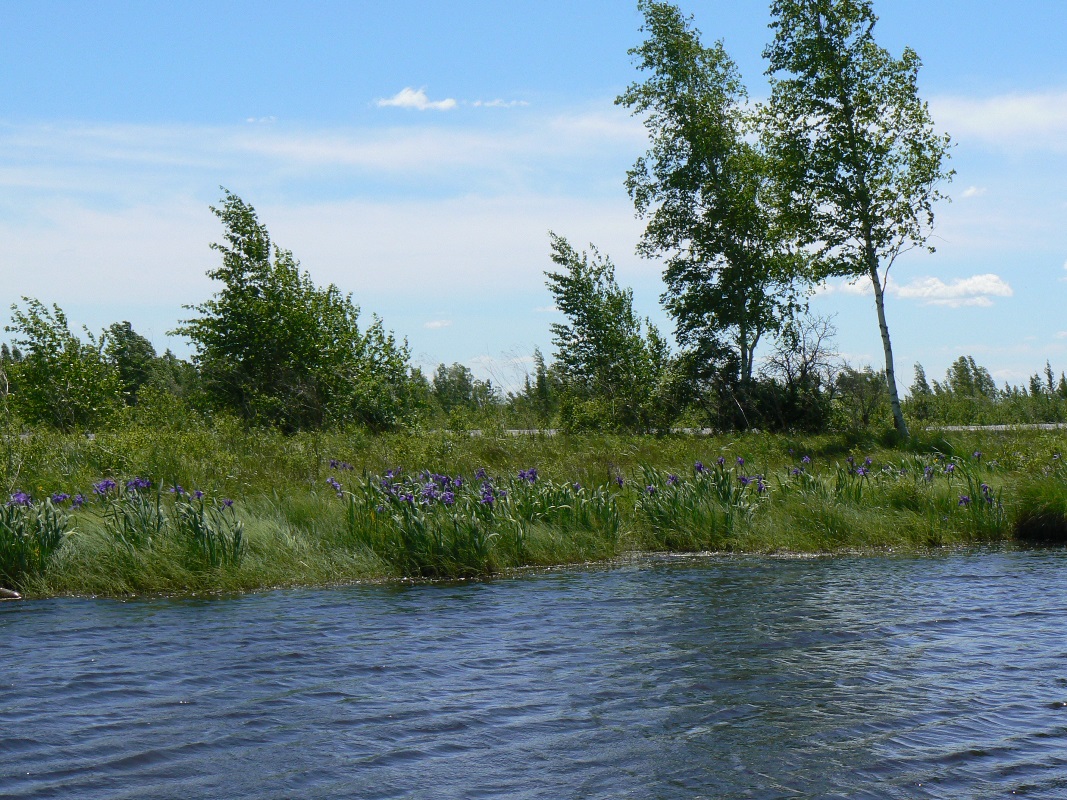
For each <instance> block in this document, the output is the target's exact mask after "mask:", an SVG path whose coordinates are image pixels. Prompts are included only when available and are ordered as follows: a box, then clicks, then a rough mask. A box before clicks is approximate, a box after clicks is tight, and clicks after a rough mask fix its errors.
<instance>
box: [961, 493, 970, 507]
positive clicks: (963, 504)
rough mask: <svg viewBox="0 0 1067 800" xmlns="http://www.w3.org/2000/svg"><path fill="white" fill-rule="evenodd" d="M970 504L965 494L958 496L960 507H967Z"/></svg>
mask: <svg viewBox="0 0 1067 800" xmlns="http://www.w3.org/2000/svg"><path fill="white" fill-rule="evenodd" d="M970 504H971V498H970V497H968V496H967V495H965V494H961V495H960V505H961V506H969V505H970Z"/></svg>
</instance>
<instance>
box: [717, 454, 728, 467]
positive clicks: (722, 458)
mask: <svg viewBox="0 0 1067 800" xmlns="http://www.w3.org/2000/svg"><path fill="white" fill-rule="evenodd" d="M715 463H716V464H718V465H719V466H720V467H721V466H723V465H724V464H726V456H719V457H718V458H716V459H715Z"/></svg>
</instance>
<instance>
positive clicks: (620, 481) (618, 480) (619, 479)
mask: <svg viewBox="0 0 1067 800" xmlns="http://www.w3.org/2000/svg"><path fill="white" fill-rule="evenodd" d="M615 483H617V484H619V486H623V485H624V484H625V483H626V479H625V478H624V477H622V475H616V476H615Z"/></svg>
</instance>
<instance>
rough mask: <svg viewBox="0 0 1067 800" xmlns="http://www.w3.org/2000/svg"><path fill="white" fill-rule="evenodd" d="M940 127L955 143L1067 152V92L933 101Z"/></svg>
mask: <svg viewBox="0 0 1067 800" xmlns="http://www.w3.org/2000/svg"><path fill="white" fill-rule="evenodd" d="M930 109H931V112H932V113H933V117H934V119H935V120H936V121H937V125H938V127H941V128H944V129H945V130H947V131H949V132H950V133H951V134H952V137H953V139H955V140H957V141H965V140H968V139H975V140H979V141H982V142H985V143H987V144H993V145H997V146H1003V147H1013V148H1014V147H1022V148H1037V149H1048V150H1057V151H1063V150H1067V91H1046V92H1030V93H1025V94H1023V93H1020V94H1006V95H998V96H996V97H981V98H979V97H955V96H942V97H935V98H933V99H931V100H930Z"/></svg>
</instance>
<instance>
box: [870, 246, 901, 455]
mask: <svg viewBox="0 0 1067 800" xmlns="http://www.w3.org/2000/svg"><path fill="white" fill-rule="evenodd" d="M867 258H868V263H869V266H870V271H871V272H870V274H871V283H873V284H874V304H875V307H876V308H877V309H878V329H879V331H880V332H881V334H882V349H883V350H884V351H885V380H886V383H887V384H888V385H889V404H890V406H892V408H893V424H894V425H895V426H896V429H897V433H899V434H900V435H901V436H903V437H904V438H905V439H907V438H908V435H909V434H908V425H907V423H906V422H904V413H903V412H902V411H901V410H900V396H899V395H898V394H897V375H896V370H895V369H894V368H893V345H892V344H890V342H889V326H888V325H887V324H886V321H885V297H884V295H883V292H882V282H881V281H880V280H879V279H878V264H877V257H876V256H875V255H874V253H873V252H872V248H870V247H868V250H867Z"/></svg>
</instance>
